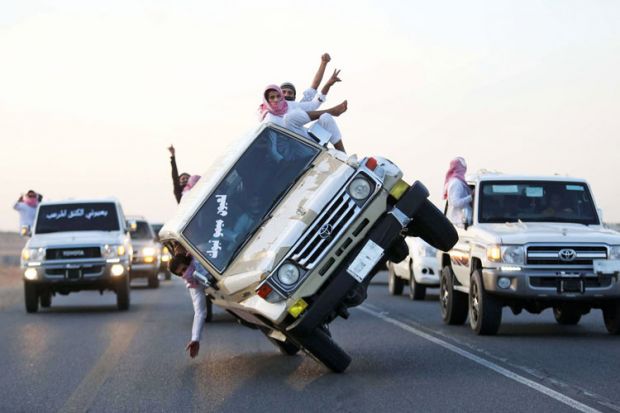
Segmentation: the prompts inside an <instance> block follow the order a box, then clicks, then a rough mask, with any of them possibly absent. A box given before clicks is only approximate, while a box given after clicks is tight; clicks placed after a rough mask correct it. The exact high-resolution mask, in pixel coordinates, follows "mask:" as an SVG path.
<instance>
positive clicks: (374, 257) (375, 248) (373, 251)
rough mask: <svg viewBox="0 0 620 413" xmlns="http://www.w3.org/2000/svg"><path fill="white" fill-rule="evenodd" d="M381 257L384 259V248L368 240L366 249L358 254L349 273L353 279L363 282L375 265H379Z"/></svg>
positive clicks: (348, 270) (348, 269)
mask: <svg viewBox="0 0 620 413" xmlns="http://www.w3.org/2000/svg"><path fill="white" fill-rule="evenodd" d="M381 257H383V248H381V247H380V246H379V245H377V244H376V243H375V242H374V241H373V240H368V242H367V243H366V245H364V248H362V250H361V251H360V252H359V254H357V257H355V259H354V260H353V262H352V263H351V264H350V265H349V268H347V272H348V273H349V275H350V276H351V277H353V278H355V279H356V280H357V281H359V282H362V281H364V279H365V278H366V277H367V276H368V274H369V273H370V271H371V270H372V269H373V268H374V267H375V265H377V264H378V263H379V260H380V259H381Z"/></svg>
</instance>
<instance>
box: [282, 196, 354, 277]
mask: <svg viewBox="0 0 620 413" xmlns="http://www.w3.org/2000/svg"><path fill="white" fill-rule="evenodd" d="M360 210H361V208H360V207H359V206H358V205H357V203H356V202H355V201H354V200H353V199H352V198H351V197H350V196H349V194H348V193H346V192H344V193H342V194H340V196H338V198H336V199H335V200H334V201H332V203H331V205H330V206H329V207H328V208H327V210H326V211H325V213H323V214H322V215H321V216H320V217H319V218H318V219H317V221H316V223H315V224H314V225H313V226H312V227H311V228H310V230H309V231H307V232H306V233H305V234H304V235H303V237H302V238H301V239H300V241H299V242H298V243H297V246H296V247H295V249H294V250H293V251H292V254H291V258H292V259H293V260H294V261H296V262H297V263H298V264H299V265H301V266H302V267H304V268H306V269H312V268H314V266H315V265H316V263H317V262H319V261H320V259H321V257H322V256H323V253H324V252H325V251H327V250H329V247H330V246H331V245H332V243H333V242H334V241H336V240H337V239H338V238H339V237H340V234H341V233H342V232H343V230H345V229H346V228H347V227H348V226H349V224H350V223H351V222H352V221H353V220H354V219H355V217H356V216H357V215H358V213H359V211H360Z"/></svg>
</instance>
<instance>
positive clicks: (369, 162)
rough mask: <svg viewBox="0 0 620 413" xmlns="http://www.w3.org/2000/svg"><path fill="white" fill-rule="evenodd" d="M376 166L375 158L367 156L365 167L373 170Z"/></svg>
mask: <svg viewBox="0 0 620 413" xmlns="http://www.w3.org/2000/svg"><path fill="white" fill-rule="evenodd" d="M376 167H377V160H376V159H375V158H368V160H367V161H366V168H368V169H370V170H371V171H374V170H375V168H376Z"/></svg>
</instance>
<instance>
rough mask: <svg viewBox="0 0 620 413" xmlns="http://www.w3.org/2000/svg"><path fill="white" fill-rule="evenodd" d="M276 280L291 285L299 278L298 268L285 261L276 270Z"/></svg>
mask: <svg viewBox="0 0 620 413" xmlns="http://www.w3.org/2000/svg"><path fill="white" fill-rule="evenodd" d="M277 275H278V280H280V282H281V283H282V284H284V285H293V284H295V283H296V282H297V281H298V280H299V268H297V266H296V265H294V264H291V263H290V262H287V263H285V264H283V265H282V266H281V267H280V269H279V270H278V274H277Z"/></svg>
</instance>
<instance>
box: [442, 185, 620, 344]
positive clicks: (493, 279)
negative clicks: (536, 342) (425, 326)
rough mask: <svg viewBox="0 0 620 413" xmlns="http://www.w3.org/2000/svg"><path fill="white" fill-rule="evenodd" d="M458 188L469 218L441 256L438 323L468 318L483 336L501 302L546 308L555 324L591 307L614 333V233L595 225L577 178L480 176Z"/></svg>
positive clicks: (597, 220) (619, 305) (618, 308)
mask: <svg viewBox="0 0 620 413" xmlns="http://www.w3.org/2000/svg"><path fill="white" fill-rule="evenodd" d="M468 184H469V185H470V188H471V189H472V191H473V192H472V194H473V205H472V207H473V214H472V215H473V216H472V217H470V218H469V220H468V222H467V223H466V224H464V225H457V231H458V233H459V241H458V243H457V244H456V245H455V246H454V247H453V249H452V250H450V251H449V252H447V253H442V254H441V262H442V271H441V277H440V305H441V313H442V318H443V320H444V322H445V323H447V324H463V323H464V322H465V320H466V319H467V317H468V316H469V321H470V325H471V328H472V329H473V330H474V331H475V332H476V333H478V334H486V335H492V334H495V333H497V331H498V329H499V327H500V324H501V318H502V308H503V307H504V306H508V307H510V308H511V309H512V311H513V313H514V314H519V313H520V312H521V311H522V310H527V311H529V312H531V313H535V314H538V313H540V312H541V311H543V310H545V309H546V308H553V313H554V315H555V319H556V320H557V322H558V323H560V324H577V323H578V322H579V320H580V319H581V316H582V315H584V314H587V313H588V312H589V311H590V310H591V309H593V308H597V309H601V310H602V312H603V319H604V322H605V326H606V328H607V330H608V332H609V333H610V334H619V333H620V282H619V279H618V274H619V271H620V234H618V233H617V232H615V231H612V230H610V229H607V228H604V227H603V225H602V221H601V212H600V210H598V209H597V208H596V204H595V203H594V200H593V198H592V196H591V193H590V188H589V186H588V184H587V182H586V181H585V180H583V179H574V178H567V177H560V176H550V177H539V176H537V177H524V176H514V175H512V176H511V175H500V174H480V175H477V176H475V177H473V178H471V179H468Z"/></svg>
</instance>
